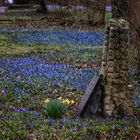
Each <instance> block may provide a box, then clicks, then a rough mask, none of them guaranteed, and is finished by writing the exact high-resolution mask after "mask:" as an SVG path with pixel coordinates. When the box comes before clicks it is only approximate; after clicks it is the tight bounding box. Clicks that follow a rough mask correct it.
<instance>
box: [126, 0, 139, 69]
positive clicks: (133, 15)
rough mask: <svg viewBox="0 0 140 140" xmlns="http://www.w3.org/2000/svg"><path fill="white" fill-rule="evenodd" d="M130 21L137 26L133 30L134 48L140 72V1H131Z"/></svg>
mask: <svg viewBox="0 0 140 140" xmlns="http://www.w3.org/2000/svg"><path fill="white" fill-rule="evenodd" d="M128 18H129V20H130V21H131V22H132V24H133V25H134V26H135V29H134V28H131V30H132V39H131V40H132V42H131V43H132V47H133V48H136V49H137V62H138V70H139V71H140V1H139V0H129V17H128Z"/></svg>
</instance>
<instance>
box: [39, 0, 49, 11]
mask: <svg viewBox="0 0 140 140" xmlns="http://www.w3.org/2000/svg"><path fill="white" fill-rule="evenodd" d="M37 12H40V13H46V12H47V8H46V3H45V0H39V8H38V9H37Z"/></svg>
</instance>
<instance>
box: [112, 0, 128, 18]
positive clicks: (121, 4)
mask: <svg viewBox="0 0 140 140" xmlns="http://www.w3.org/2000/svg"><path fill="white" fill-rule="evenodd" d="M122 13H123V14H122ZM127 14H128V0H112V17H113V18H122V17H124V15H127Z"/></svg>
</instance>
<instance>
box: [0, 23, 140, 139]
mask: <svg viewBox="0 0 140 140" xmlns="http://www.w3.org/2000/svg"><path fill="white" fill-rule="evenodd" d="M23 24H24V23H23ZM13 27H17V26H15V25H14V26H13ZM22 27H24V26H22ZM9 28H10V26H7V28H5V29H3V28H1V29H0V95H1V96H0V101H1V104H0V108H1V124H0V127H1V129H0V131H1V132H0V133H1V136H0V139H2V140H8V139H14V140H15V139H16V140H18V139H19V140H21V139H23V140H26V139H38V140H40V139H41V140H49V139H50V140H53V139H54V140H56V139H58V140H59V139H62V140H63V139H68V140H73V139H77V140H78V139H80V140H88V139H115V140H120V139H130V140H131V139H139V135H140V134H139V131H140V121H139V119H140V118H139V114H140V111H139V107H140V92H139V91H140V89H139V84H140V83H139V79H138V78H137V75H135V71H132V70H130V72H131V74H132V77H130V78H131V79H133V80H134V85H135V87H136V90H135V94H134V98H133V102H134V106H135V112H136V113H137V115H135V116H131V117H128V116H124V118H122V117H121V116H115V117H97V116H95V115H91V116H88V117H86V118H80V117H79V116H78V110H77V106H78V103H79V101H80V98H81V97H82V95H83V93H84V91H85V89H86V87H87V85H88V84H89V82H90V80H91V78H92V77H93V76H94V75H95V74H96V75H98V72H99V67H100V62H101V51H102V45H103V38H104V32H103V30H102V29H99V30H94V31H91V30H90V31H88V30H81V31H79V30H76V29H73V30H72V29H68V28H66V29H65V28H59V29H58V28H51V29H49V28H47V29H37V28H35V29H28V28H25V29H23V28H22V29H21V28H20V29H9ZM52 99H58V100H60V99H62V100H63V101H64V102H65V103H66V105H67V109H66V111H65V112H64V114H63V115H62V116H61V117H60V118H58V119H53V118H51V117H50V116H48V114H47V113H46V110H45V109H44V105H45V104H46V103H47V102H48V100H52Z"/></svg>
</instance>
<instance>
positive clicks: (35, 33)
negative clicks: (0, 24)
mask: <svg viewBox="0 0 140 140" xmlns="http://www.w3.org/2000/svg"><path fill="white" fill-rule="evenodd" d="M0 31H1V32H3V33H10V34H11V33H14V35H15V38H14V40H15V41H16V42H19V43H27V44H35V43H36V44H46V45H59V46H65V45H70V46H71V45H73V46H97V45H102V44H103V41H104V32H103V31H100V32H95V31H79V30H72V29H42V30H40V29H38V30H37V29H29V30H22V29H20V30H19V29H13V30H11V29H0ZM9 39H10V38H9ZM12 39H13V38H12ZM14 40H13V41H14Z"/></svg>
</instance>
